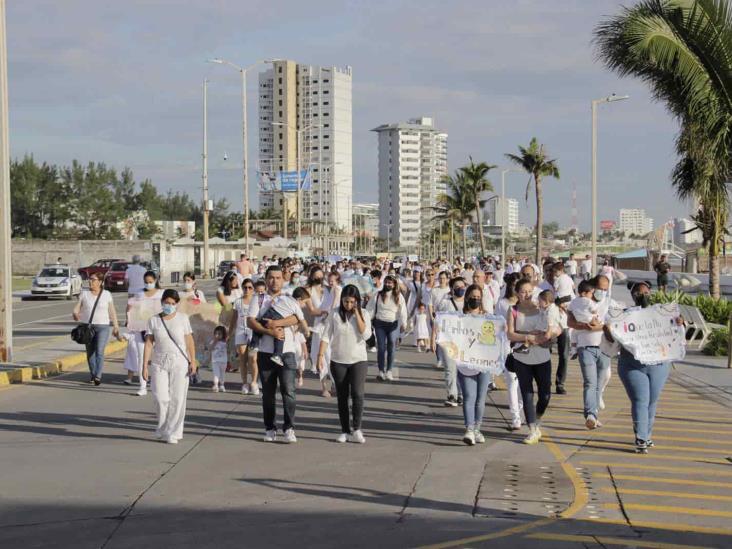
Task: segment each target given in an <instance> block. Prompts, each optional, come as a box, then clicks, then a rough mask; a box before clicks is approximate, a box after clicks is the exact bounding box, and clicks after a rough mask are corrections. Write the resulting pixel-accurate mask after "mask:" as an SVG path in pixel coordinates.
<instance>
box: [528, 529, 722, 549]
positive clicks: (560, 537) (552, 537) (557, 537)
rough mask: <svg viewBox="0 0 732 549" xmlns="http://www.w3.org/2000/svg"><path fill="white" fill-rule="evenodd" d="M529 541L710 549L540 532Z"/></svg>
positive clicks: (636, 540)
mask: <svg viewBox="0 0 732 549" xmlns="http://www.w3.org/2000/svg"><path fill="white" fill-rule="evenodd" d="M524 537H525V538H529V539H541V540H546V541H567V542H574V543H590V544H592V545H593V546H594V545H596V544H598V543H599V544H601V545H622V546H624V547H631V546H632V547H640V548H643V549H708V548H705V547H704V546H702V545H679V544H678V543H664V542H661V541H642V540H639V539H635V538H633V539H630V538H611V537H605V536H574V535H570V534H548V533H543V532H538V533H536V534H527V535H525V536H524Z"/></svg>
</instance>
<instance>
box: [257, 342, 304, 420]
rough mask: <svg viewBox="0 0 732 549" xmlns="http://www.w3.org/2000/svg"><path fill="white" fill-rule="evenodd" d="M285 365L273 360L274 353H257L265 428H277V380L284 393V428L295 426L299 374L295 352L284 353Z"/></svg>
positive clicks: (282, 393) (281, 393) (281, 392)
mask: <svg viewBox="0 0 732 549" xmlns="http://www.w3.org/2000/svg"><path fill="white" fill-rule="evenodd" d="M282 360H283V362H284V366H280V365H278V364H275V363H274V362H272V353H263V352H262V351H259V353H257V365H258V366H259V378H260V379H261V381H262V415H263V416H264V428H265V429H266V430H267V431H273V430H275V429H276V428H277V424H276V422H275V418H276V415H277V382H279V385H280V395H282V407H283V408H284V410H285V422H284V424H283V425H282V429H283V430H285V431H286V430H287V429H290V428H294V427H295V423H294V422H295V406H296V402H295V377H296V374H297V362H296V360H295V355H294V354H293V353H284V354H283V355H282Z"/></svg>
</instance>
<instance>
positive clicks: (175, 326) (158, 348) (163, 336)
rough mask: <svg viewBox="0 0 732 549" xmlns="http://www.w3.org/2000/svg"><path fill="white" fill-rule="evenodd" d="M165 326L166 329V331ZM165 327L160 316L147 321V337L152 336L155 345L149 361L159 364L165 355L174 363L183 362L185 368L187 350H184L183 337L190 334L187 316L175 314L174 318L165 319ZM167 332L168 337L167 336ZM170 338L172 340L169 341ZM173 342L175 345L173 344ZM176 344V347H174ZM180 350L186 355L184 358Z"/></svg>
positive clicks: (184, 341) (184, 342) (191, 331)
mask: <svg viewBox="0 0 732 549" xmlns="http://www.w3.org/2000/svg"><path fill="white" fill-rule="evenodd" d="M165 326H167V327H168V330H167V331H166V329H165ZM165 326H163V319H162V318H160V315H155V316H153V317H150V320H148V321H147V335H146V337H147V336H153V338H154V340H155V343H154V345H153V354H152V358H151V359H150V361H151V362H152V363H153V364H161V363H162V362H163V360H165V355H169V356H170V357H171V358H172V359H173V360H174V361H175V362H179V361H180V362H183V363H184V364H186V366H187V361H188V355H187V353H188V349H186V339H185V336H187V335H189V334H192V333H193V330H191V323H190V321H189V320H188V315H186V314H183V313H175V316H174V317H173V318H171V319H165ZM168 331H169V332H170V335H168ZM171 337H172V338H173V339H171ZM173 341H175V343H174V342H173ZM176 343H177V344H178V346H176ZM178 347H180V349H178ZM181 350H182V351H183V352H184V353H186V356H185V358H184V355H183V353H182V352H181Z"/></svg>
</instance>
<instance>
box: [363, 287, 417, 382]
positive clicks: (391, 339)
mask: <svg viewBox="0 0 732 549" xmlns="http://www.w3.org/2000/svg"><path fill="white" fill-rule="evenodd" d="M367 310H368V312H369V314H370V315H371V317H372V318H373V319H374V331H375V332H376V357H377V361H378V364H379V374H378V376H377V379H378V380H379V381H394V374H393V373H392V369H393V367H394V350H395V349H394V347H395V346H396V341H397V338H398V337H399V327H400V326H405V325H406V323H407V304H406V302H405V299H404V297H403V296H402V294H401V292H400V291H399V285H398V283H397V280H396V278H395V277H393V276H390V275H387V276H386V277H384V287H383V288H382V289H381V291H379V292H377V293H376V294H374V297H373V298H372V299H371V300H369V303H368V307H367Z"/></svg>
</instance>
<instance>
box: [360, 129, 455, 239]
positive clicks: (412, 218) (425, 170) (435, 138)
mask: <svg viewBox="0 0 732 549" xmlns="http://www.w3.org/2000/svg"><path fill="white" fill-rule="evenodd" d="M372 131H374V132H376V133H377V134H378V139H379V143H378V151H379V157H378V162H379V237H380V238H382V239H384V240H386V241H388V243H389V247H390V248H397V247H400V248H407V249H415V248H416V247H417V246H418V244H419V238H420V235H421V233H422V231H423V230H426V229H427V227H428V225H429V222H430V220H431V218H432V217H433V216H434V212H433V211H431V210H430V208H432V207H434V206H435V204H436V203H437V197H438V196H439V195H440V194H443V193H444V192H445V183H444V182H443V180H442V179H443V177H444V176H445V175H447V134H446V133H444V132H441V131H439V130H438V129H436V128H435V126H434V123H433V120H432V119H431V118H426V117H422V118H416V119H412V120H409V121H408V122H406V123H395V124H383V125H381V126H379V127H377V128H374V129H373V130H372Z"/></svg>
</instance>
